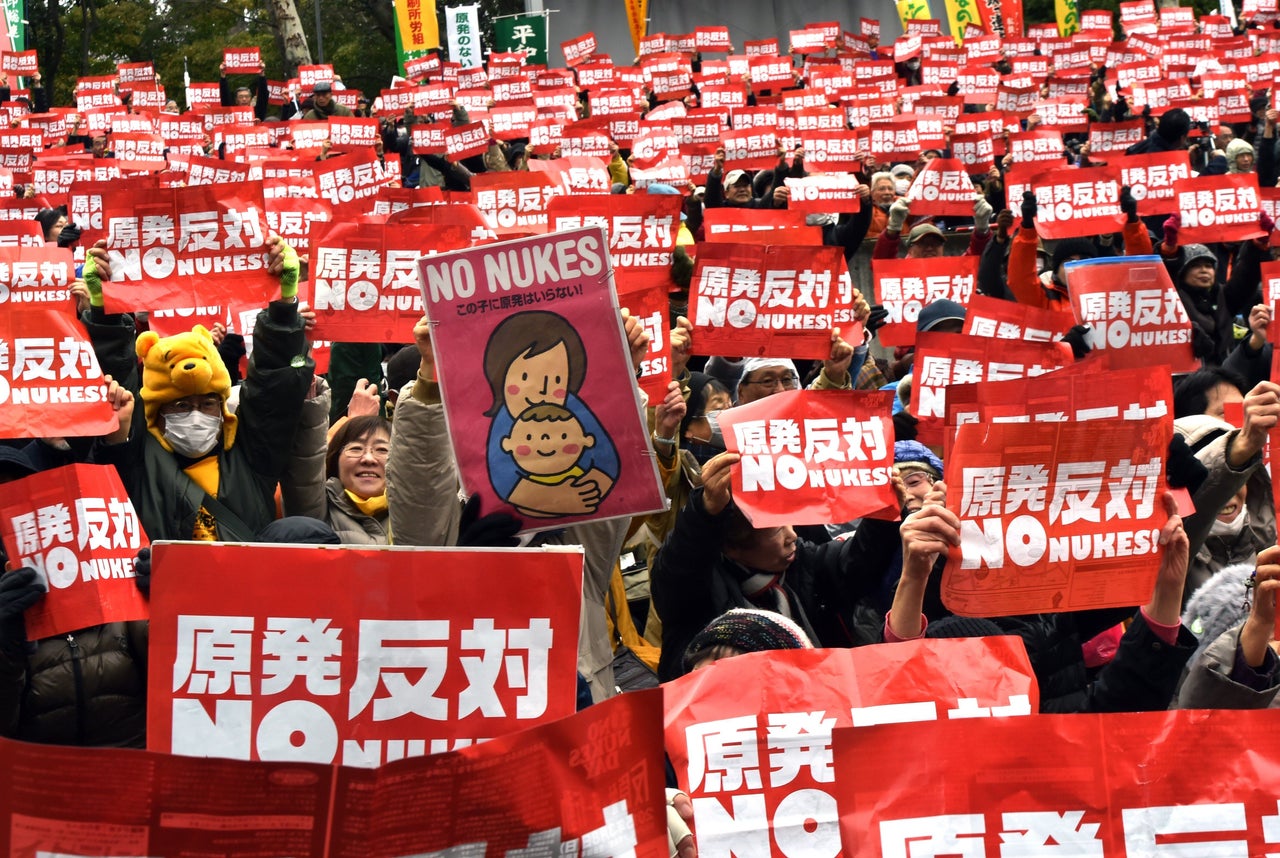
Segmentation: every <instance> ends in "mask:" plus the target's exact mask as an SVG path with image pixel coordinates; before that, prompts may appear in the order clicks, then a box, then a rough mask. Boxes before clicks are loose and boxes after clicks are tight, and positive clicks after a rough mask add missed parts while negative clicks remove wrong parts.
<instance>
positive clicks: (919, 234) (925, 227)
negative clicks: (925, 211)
mask: <svg viewBox="0 0 1280 858" xmlns="http://www.w3.org/2000/svg"><path fill="white" fill-rule="evenodd" d="M926 235H932V236H936V237H937V238H938V240H939V241H946V240H947V237H946V236H945V235H943V234H942V230H940V229H938V228H937V227H936V226H934V225H933V224H931V223H922V224H920V225H919V226H915V227H912V228H911V232H909V233H907V247H910V246H911V245H913V244H915V243H916V242H917V241H919V240H920V239H922V238H924V237H925V236H926Z"/></svg>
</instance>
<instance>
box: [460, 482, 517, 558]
mask: <svg viewBox="0 0 1280 858" xmlns="http://www.w3.org/2000/svg"><path fill="white" fill-rule="evenodd" d="M519 531H520V521H519V519H517V518H516V517H515V516H514V515H512V514H511V513H509V512H493V513H489V514H488V515H481V514H480V496H479V495H472V496H471V497H469V498H467V503H466V506H464V507H463V508H462V520H461V521H460V522H459V523H458V545H459V546H466V547H468V548H515V547H516V546H517V545H519V544H520V540H519V539H517V538H516V534H517V533H518V532H519Z"/></svg>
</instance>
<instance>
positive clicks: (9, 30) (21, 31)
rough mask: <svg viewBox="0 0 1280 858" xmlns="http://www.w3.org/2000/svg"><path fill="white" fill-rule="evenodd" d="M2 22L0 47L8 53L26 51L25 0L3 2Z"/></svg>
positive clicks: (6, 0) (4, 0)
mask: <svg viewBox="0 0 1280 858" xmlns="http://www.w3.org/2000/svg"><path fill="white" fill-rule="evenodd" d="M3 3H4V20H3V21H0V26H3V27H4V29H3V31H0V47H3V49H4V50H6V51H9V50H12V51H25V50H26V49H27V22H26V17H27V3H26V0H3Z"/></svg>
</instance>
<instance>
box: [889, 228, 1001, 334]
mask: <svg viewBox="0 0 1280 858" xmlns="http://www.w3.org/2000/svg"><path fill="white" fill-rule="evenodd" d="M970 208H971V209H972V204H971V205H970ZM871 274H872V278H873V280H874V283H875V296H876V303H878V304H880V305H881V306H883V307H884V308H885V310H887V311H888V313H889V315H888V317H887V318H886V320H885V324H884V327H882V328H880V330H879V331H877V337H878V338H879V340H880V342H882V343H884V344H885V345H887V346H897V345H910V344H911V343H913V342H915V338H916V319H917V318H919V316H920V311H921V310H922V309H924V308H925V307H927V306H928V305H930V304H932V303H933V302H934V301H938V300H942V299H946V300H948V301H955V302H956V303H957V304H960V305H962V306H968V304H969V302H970V301H971V300H972V299H973V297H974V288H975V286H976V284H977V280H978V257H976V256H948V257H941V256H939V257H934V258H921V259H872V260H871ZM1002 303H1003V302H1002ZM1015 306H1016V305H1015Z"/></svg>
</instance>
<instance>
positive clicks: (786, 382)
mask: <svg viewBox="0 0 1280 858" xmlns="http://www.w3.org/2000/svg"><path fill="white" fill-rule="evenodd" d="M739 384H740V385H741V384H758V385H760V386H761V387H781V388H782V389H783V390H795V389H796V388H797V387H799V386H800V376H798V375H796V374H795V373H793V372H788V373H784V374H783V375H768V376H765V377H764V378H756V379H752V380H751V381H742V382H739Z"/></svg>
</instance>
